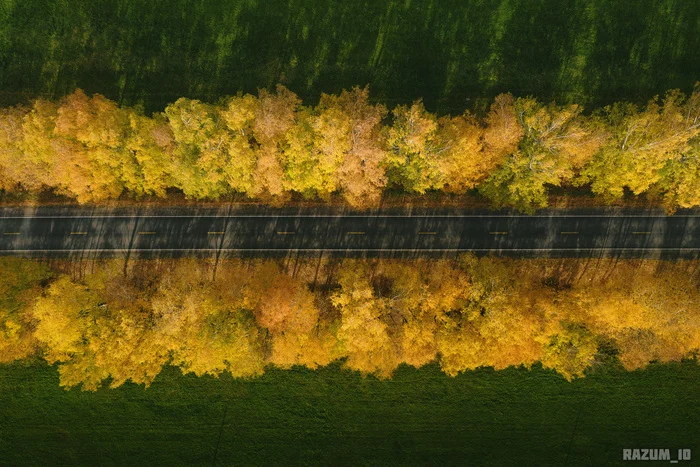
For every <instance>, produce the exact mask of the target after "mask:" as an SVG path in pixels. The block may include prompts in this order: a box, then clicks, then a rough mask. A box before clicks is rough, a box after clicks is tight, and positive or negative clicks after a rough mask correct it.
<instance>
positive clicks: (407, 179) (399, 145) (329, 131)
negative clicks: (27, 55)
mask: <svg viewBox="0 0 700 467" xmlns="http://www.w3.org/2000/svg"><path fill="white" fill-rule="evenodd" d="M582 111H583V109H582V107H580V106H578V105H565V106H561V105H556V104H555V103H550V104H544V103H541V102H538V101H537V100H535V99H533V98H517V99H516V98H513V97H512V96H511V95H509V94H501V95H499V96H497V97H496V98H495V99H494V101H493V102H492V103H491V104H490V106H488V107H487V108H485V109H484V110H482V111H478V112H476V113H471V112H469V111H467V112H465V113H463V114H462V115H457V116H436V115H434V114H432V113H430V112H428V111H426V109H425V108H424V106H423V105H422V103H421V102H416V103H414V104H413V105H411V106H405V105H400V106H397V107H395V108H394V109H393V110H392V111H391V112H388V111H387V109H386V107H384V106H383V105H378V104H373V103H372V102H371V100H370V98H369V93H368V90H367V88H365V89H360V88H354V89H352V90H351V91H343V92H341V93H340V94H339V95H327V94H324V95H322V97H321V99H320V101H319V103H318V105H316V106H315V107H308V106H304V105H302V103H301V101H300V100H299V99H298V97H297V96H296V95H295V94H294V93H293V92H291V91H289V90H288V89H286V88H284V87H283V86H281V85H280V86H278V87H277V90H276V92H274V93H271V92H268V91H265V90H261V91H260V92H259V95H258V96H257V97H256V96H252V95H247V94H246V95H238V96H236V97H229V98H225V99H222V100H221V101H220V102H218V103H217V104H207V103H203V102H200V101H198V100H191V99H186V98H182V99H179V100H177V101H176V102H175V103H173V104H171V105H169V106H167V108H166V109H165V112H163V113H158V114H154V115H152V116H150V117H149V116H145V115H143V113H142V112H141V111H140V110H139V109H138V108H127V107H119V106H118V105H117V104H116V103H115V102H113V101H110V100H108V99H106V98H104V97H103V96H101V95H99V94H96V95H94V96H92V97H88V96H86V95H85V94H84V93H83V92H82V91H80V90H77V91H75V92H74V93H73V94H71V95H69V96H67V97H65V98H63V99H61V100H60V101H58V102H51V101H46V100H41V99H40V100H37V101H35V102H33V103H32V104H31V105H30V106H26V107H12V108H7V109H2V110H0V189H3V190H5V191H6V192H13V191H27V190H28V191H41V190H53V191H54V192H56V193H58V194H62V195H67V196H69V197H73V198H75V199H76V200H77V201H78V202H81V203H99V202H103V201H106V200H110V199H116V198H118V197H120V196H130V197H135V198H139V197H143V196H157V197H165V196H166V194H167V190H169V189H178V190H181V191H182V192H183V193H184V194H185V195H186V196H187V197H189V198H192V199H199V200H203V199H207V200H212V199H213V200H215V199H219V198H221V197H222V196H225V195H229V194H232V193H239V194H244V195H247V196H249V197H250V198H252V199H256V200H259V201H262V202H284V201H286V200H288V199H289V198H290V197H291V196H292V195H295V194H296V195H298V196H302V197H304V198H307V199H320V200H329V199H330V198H331V197H332V196H339V197H341V198H342V199H344V200H345V201H346V202H347V203H348V204H349V205H350V206H352V207H355V208H370V207H373V206H376V205H377V204H378V203H379V202H380V198H381V196H382V194H383V192H384V191H385V190H388V189H391V190H398V191H402V192H405V193H417V194H423V193H426V192H428V191H442V192H446V193H453V194H463V193H466V192H471V191H477V192H478V193H480V194H482V195H483V196H485V197H487V198H488V199H489V200H491V201H492V203H493V205H494V206H497V207H502V206H511V207H515V208H518V209H520V210H523V211H526V212H532V211H534V210H535V209H537V208H540V207H544V206H546V205H547V201H548V194H549V190H550V189H551V188H552V187H564V188H572V189H573V188H576V187H588V188H589V189H590V190H591V192H592V193H593V194H594V195H596V196H599V197H601V199H602V200H603V201H610V200H614V199H619V198H621V197H623V196H624V195H625V193H626V192H629V193H633V194H635V195H641V194H647V195H649V196H651V197H654V198H655V199H659V200H661V202H662V203H663V204H664V205H665V206H667V208H668V209H669V210H671V211H673V210H675V209H676V208H678V207H693V206H698V205H700V136H699V135H700V86H696V88H695V91H694V92H693V93H692V95H690V96H686V95H684V94H682V93H681V92H679V91H677V90H675V91H670V92H668V93H667V94H666V96H664V97H663V98H662V99H656V98H655V99H653V100H652V101H650V102H649V103H648V104H647V105H646V106H642V107H639V106H636V105H632V104H629V103H617V104H614V105H612V106H608V107H605V108H604V109H597V110H595V111H593V112H592V113H591V114H589V115H584V114H583V113H582Z"/></svg>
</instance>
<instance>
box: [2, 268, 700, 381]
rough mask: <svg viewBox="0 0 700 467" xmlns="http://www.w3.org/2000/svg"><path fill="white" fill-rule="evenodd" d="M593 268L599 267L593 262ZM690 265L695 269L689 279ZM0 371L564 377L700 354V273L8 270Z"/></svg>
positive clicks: (64, 377) (112, 376) (75, 377)
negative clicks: (534, 372)
mask: <svg viewBox="0 0 700 467" xmlns="http://www.w3.org/2000/svg"><path fill="white" fill-rule="evenodd" d="M595 262H597V263H598V264H595V265H594V264H591V263H595ZM693 268H694V269H693ZM2 269H3V274H2V275H1V276H0V361H2V362H10V361H13V360H18V359H26V358H33V357H35V356H41V357H42V358H44V359H45V360H46V361H48V362H49V363H51V364H57V365H58V368H59V372H60V380H61V385H63V386H66V387H71V386H76V385H82V387H83V388H84V389H89V390H94V389H97V388H99V387H102V386H103V385H104V384H105V383H108V384H109V385H111V386H112V387H116V386H119V385H121V384H123V383H124V382H126V381H133V382H135V383H139V384H145V385H146V386H147V385H149V384H150V383H151V382H152V381H153V379H154V378H155V377H156V376H157V375H158V374H159V372H160V371H161V369H162V368H163V366H164V365H176V366H179V367H180V368H181V369H182V371H183V372H184V373H190V372H191V373H194V374H196V375H205V374H209V375H220V374H221V373H224V372H228V373H230V374H231V375H233V376H234V377H254V376H256V375H260V374H261V373H262V372H263V371H264V370H265V368H266V367H267V366H269V365H274V366H277V367H281V368H290V367H292V366H295V365H304V366H306V367H309V368H317V367H319V366H324V365H327V364H329V363H331V362H333V361H336V360H341V361H343V362H344V366H345V367H346V368H348V369H351V370H355V371H359V372H361V373H362V374H365V375H375V376H377V377H379V378H389V377H391V375H392V373H393V371H394V370H395V369H396V368H397V367H398V366H399V365H401V364H405V365H411V366H414V367H420V366H422V365H426V364H429V363H432V362H438V363H439V365H440V367H441V368H442V370H443V371H444V372H445V373H447V374H448V375H456V374H458V373H460V372H463V371H466V370H470V369H474V368H478V367H484V366H486V367H493V368H495V369H502V368H506V367H509V366H520V365H524V366H526V367H530V366H531V365H533V364H535V363H537V362H540V363H541V364H542V365H543V366H544V367H546V368H551V369H553V370H555V371H557V372H559V373H561V374H562V375H563V376H564V377H565V378H567V379H569V380H571V379H572V378H576V377H582V376H584V373H585V372H586V371H590V370H591V368H592V367H595V366H596V365H599V364H601V363H609V362H611V361H613V362H614V361H618V362H620V363H621V364H622V365H624V367H626V368H627V369H630V370H631V369H636V368H642V367H644V366H646V365H647V364H648V363H649V362H652V361H661V362H667V361H678V360H680V359H683V358H686V357H692V356H693V355H696V354H697V352H698V350H699V349H700V289H699V288H698V280H699V279H700V270H698V269H697V263H693V262H681V263H676V264H672V263H657V262H655V261H620V262H615V261H612V260H611V261H607V262H606V261H601V260H556V261H555V260H506V259H490V258H482V259H477V258H475V257H473V256H469V255H467V256H463V257H461V258H460V259H459V260H458V261H447V260H432V261H427V260H426V261H418V262H407V261H400V260H383V261H373V260H344V261H343V262H340V263H338V262H334V261H326V262H324V263H323V264H317V263H316V262H315V261H311V260H309V262H308V263H307V264H301V265H299V264H297V265H295V266H294V267H293V268H290V270H288V269H287V268H286V267H285V266H284V265H283V264H281V263H279V262H278V261H273V260H265V261H262V260H248V261H243V260H230V261H224V262H220V263H219V264H218V265H217V266H216V268H215V269H214V268H213V267H212V265H211V264H210V263H207V262H205V261H201V260H200V261H195V260H165V261H145V260H144V261H138V262H136V263H133V262H132V263H131V266H130V268H129V269H128V270H127V269H125V266H124V264H123V261H116V260H115V261H107V262H105V263H100V264H93V265H91V266H90V267H89V268H88V269H89V271H90V272H87V273H85V272H84V271H82V272H79V273H76V271H75V270H70V269H66V267H65V265H64V266H61V267H54V268H53V269H49V268H48V267H47V266H46V265H44V264H40V263H38V262H34V261H29V260H20V259H4V260H2Z"/></svg>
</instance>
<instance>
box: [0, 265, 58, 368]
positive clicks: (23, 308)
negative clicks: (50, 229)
mask: <svg viewBox="0 0 700 467" xmlns="http://www.w3.org/2000/svg"><path fill="white" fill-rule="evenodd" d="M0 271H2V274H0V363H8V362H11V361H13V360H19V359H22V358H26V357H28V356H30V355H32V354H33V353H35V352H36V349H37V340H36V338H35V336H34V326H33V323H32V316H31V306H32V302H33V300H34V299H36V297H38V296H39V294H40V293H41V288H40V286H39V285H38V284H39V281H41V280H45V279H48V278H49V277H50V271H49V269H48V267H46V266H45V265H41V264H39V263H38V262H35V261H28V260H24V259H19V258H2V259H0Z"/></svg>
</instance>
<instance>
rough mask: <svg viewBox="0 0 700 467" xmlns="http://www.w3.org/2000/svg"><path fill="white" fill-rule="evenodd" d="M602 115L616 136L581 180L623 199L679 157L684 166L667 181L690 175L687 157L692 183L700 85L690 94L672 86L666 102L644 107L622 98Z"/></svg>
mask: <svg viewBox="0 0 700 467" xmlns="http://www.w3.org/2000/svg"><path fill="white" fill-rule="evenodd" d="M600 118H602V119H603V120H604V122H605V125H606V127H607V128H608V129H609V131H610V133H611V135H612V136H611V139H610V141H609V142H608V143H607V144H605V145H604V146H603V147H602V148H601V150H600V151H599V152H598V153H597V154H596V156H595V157H594V159H593V160H592V161H591V162H590V163H589V164H588V165H587V166H586V168H585V169H584V170H583V172H582V179H581V183H590V184H591V189H592V190H593V193H594V194H597V195H601V196H604V197H607V198H612V199H614V198H620V197H622V195H623V193H624V189H625V188H627V189H629V190H630V191H631V192H632V193H634V194H635V195H639V194H641V193H643V192H645V191H647V190H648V189H649V188H650V187H652V186H653V185H654V184H657V183H659V182H660V181H661V179H662V176H663V170H664V168H665V167H669V165H670V167H673V166H674V165H675V163H677V162H680V164H678V165H676V169H677V170H678V169H681V170H680V171H678V172H675V171H674V170H673V169H671V170H670V171H669V175H671V176H670V178H669V179H667V183H668V182H669V181H672V180H673V177H674V175H673V174H674V173H675V174H678V175H680V173H684V175H681V176H682V177H685V176H687V175H686V174H685V170H683V169H684V168H685V167H683V165H684V164H685V163H686V162H687V163H688V164H689V165H690V166H691V169H690V171H689V172H687V174H688V175H690V179H688V181H689V182H691V183H692V180H693V178H692V170H693V169H692V166H693V163H694V162H693V158H692V155H691V154H692V152H693V150H692V147H691V146H692V143H691V142H692V141H693V139H694V138H695V137H697V136H698V135H699V134H700V87H696V89H695V91H694V92H693V94H692V96H690V98H687V97H686V96H685V95H683V94H682V93H681V92H680V91H678V90H674V91H669V92H668V93H667V94H666V96H665V97H664V99H663V101H662V102H661V103H659V102H658V99H653V100H651V101H650V102H649V103H648V104H647V105H646V107H645V108H643V109H642V110H639V109H638V108H637V107H636V106H634V105H632V104H627V103H617V104H614V105H612V106H608V107H606V108H605V109H604V110H603V112H602V113H601V114H600ZM684 154H685V155H686V156H685V157H684ZM688 155H690V157H688ZM671 187H672V185H671V186H670V187H669V189H671V190H672V189H673V188H671ZM691 190H692V188H691Z"/></svg>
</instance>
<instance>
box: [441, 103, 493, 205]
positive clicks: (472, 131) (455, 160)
mask: <svg viewBox="0 0 700 467" xmlns="http://www.w3.org/2000/svg"><path fill="white" fill-rule="evenodd" d="M438 139H439V140H440V144H441V145H442V151H441V153H440V155H439V157H438V164H439V167H440V169H439V170H440V172H441V174H442V176H441V179H442V186H439V187H438V188H440V189H443V190H445V191H447V192H450V193H464V192H465V191H467V190H469V189H472V188H474V186H476V185H477V184H478V183H479V182H481V181H482V180H483V179H484V178H485V177H486V176H487V175H488V174H489V173H490V172H491V171H492V170H493V169H494V167H495V165H497V164H498V163H500V162H501V156H499V155H498V154H497V153H495V152H493V151H492V152H488V153H487V152H485V151H484V128H483V127H482V126H481V125H480V124H479V122H478V121H477V120H476V118H475V117H474V116H473V115H471V114H470V113H468V112H466V113H464V115H460V116H457V117H442V118H441V119H439V120H438ZM492 156H496V157H495V158H494V157H492Z"/></svg>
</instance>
